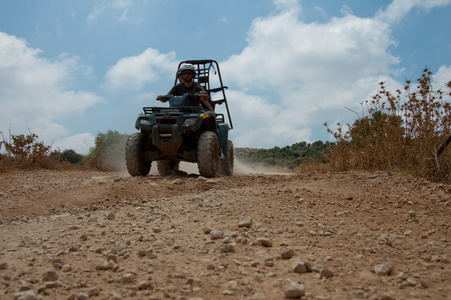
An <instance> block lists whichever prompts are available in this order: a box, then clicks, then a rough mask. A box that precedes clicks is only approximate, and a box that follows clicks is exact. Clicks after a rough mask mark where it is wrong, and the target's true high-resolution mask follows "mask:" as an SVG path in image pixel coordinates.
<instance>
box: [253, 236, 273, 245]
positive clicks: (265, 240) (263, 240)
mask: <svg viewBox="0 0 451 300" xmlns="http://www.w3.org/2000/svg"><path fill="white" fill-rule="evenodd" d="M257 242H258V243H259V244H261V245H262V246H263V247H272V241H271V240H270V239H268V238H265V237H260V238H257Z"/></svg>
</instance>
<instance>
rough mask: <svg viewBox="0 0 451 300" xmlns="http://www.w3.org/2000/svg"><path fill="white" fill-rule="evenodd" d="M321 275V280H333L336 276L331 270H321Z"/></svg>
mask: <svg viewBox="0 0 451 300" xmlns="http://www.w3.org/2000/svg"><path fill="white" fill-rule="evenodd" d="M319 275H320V278H331V277H333V276H334V275H335V274H334V272H332V271H331V270H329V269H328V268H321V269H320V270H319Z"/></svg>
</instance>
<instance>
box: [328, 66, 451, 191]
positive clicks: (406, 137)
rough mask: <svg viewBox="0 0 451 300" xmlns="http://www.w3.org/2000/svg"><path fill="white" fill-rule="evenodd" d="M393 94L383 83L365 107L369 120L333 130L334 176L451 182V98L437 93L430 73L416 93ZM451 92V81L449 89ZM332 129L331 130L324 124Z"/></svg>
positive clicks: (406, 90) (409, 89)
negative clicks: (392, 174)
mask: <svg viewBox="0 0 451 300" xmlns="http://www.w3.org/2000/svg"><path fill="white" fill-rule="evenodd" d="M411 84H412V83H411V82H410V81H406V85H405V87H404V90H403V91H401V90H397V91H396V92H395V93H394V94H392V93H391V92H389V91H387V90H386V89H385V86H384V83H383V82H381V83H380V91H379V92H378V93H377V94H376V95H375V96H373V97H372V98H371V99H370V100H367V101H365V102H364V103H361V105H362V110H363V111H365V110H366V112H367V115H366V116H364V117H362V118H359V119H357V120H356V121H355V122H354V123H353V124H352V125H350V124H347V130H346V131H343V129H342V128H341V124H338V129H337V131H333V130H331V129H330V128H328V129H327V131H328V132H330V133H332V134H333V136H334V138H335V139H336V144H335V145H334V147H331V148H330V151H329V160H330V165H331V167H332V168H333V169H334V170H350V169H364V170H385V171H401V172H404V171H407V172H408V173H410V174H413V175H415V176H419V177H424V178H427V179H429V180H434V181H447V182H450V181H451V178H450V177H451V176H450V174H451V149H450V148H451V147H448V145H449V143H450V142H451V105H450V103H449V97H450V96H451V92H443V91H442V90H441V89H439V90H434V89H433V87H432V82H431V72H430V71H429V70H428V69H427V68H426V69H424V70H423V74H422V75H421V77H420V78H419V79H418V85H417V86H416V88H415V89H412V87H411ZM447 87H448V88H451V81H450V82H448V84H447ZM325 125H326V126H327V124H325Z"/></svg>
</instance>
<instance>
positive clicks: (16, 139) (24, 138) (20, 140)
mask: <svg viewBox="0 0 451 300" xmlns="http://www.w3.org/2000/svg"><path fill="white" fill-rule="evenodd" d="M1 134H2V137H3V141H2V142H1V143H0V150H2V147H4V148H5V149H4V151H5V152H4V154H2V159H1V160H0V168H1V169H2V170H3V171H4V170H7V169H10V168H21V169H25V168H46V169H53V168H54V167H55V166H54V164H55V160H54V159H53V158H51V157H50V156H49V155H48V154H49V152H50V149H51V146H46V145H44V143H43V142H42V141H39V140H38V136H37V135H36V134H33V133H30V134H28V135H24V134H19V135H14V134H11V133H10V134H9V140H5V137H4V135H3V132H1Z"/></svg>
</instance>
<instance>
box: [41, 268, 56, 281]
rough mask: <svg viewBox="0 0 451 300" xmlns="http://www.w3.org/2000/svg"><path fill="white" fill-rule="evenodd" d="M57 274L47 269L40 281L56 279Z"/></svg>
mask: <svg viewBox="0 0 451 300" xmlns="http://www.w3.org/2000/svg"><path fill="white" fill-rule="evenodd" d="M57 280H58V274H57V273H56V271H54V270H48V271H46V272H45V273H44V274H43V275H42V281H57Z"/></svg>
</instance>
